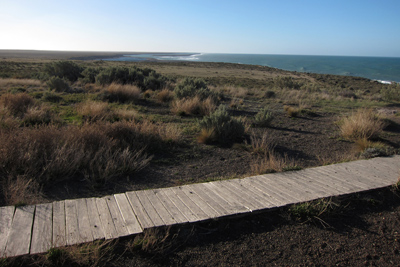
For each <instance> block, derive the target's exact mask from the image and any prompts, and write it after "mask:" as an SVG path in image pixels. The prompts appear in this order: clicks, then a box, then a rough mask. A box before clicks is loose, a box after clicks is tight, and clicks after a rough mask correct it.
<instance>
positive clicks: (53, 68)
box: [44, 61, 83, 82]
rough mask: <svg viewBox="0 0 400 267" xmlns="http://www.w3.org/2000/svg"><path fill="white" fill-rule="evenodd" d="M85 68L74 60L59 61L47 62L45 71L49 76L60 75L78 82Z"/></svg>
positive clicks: (59, 76)
mask: <svg viewBox="0 0 400 267" xmlns="http://www.w3.org/2000/svg"><path fill="white" fill-rule="evenodd" d="M82 71H83V68H82V67H81V66H79V65H78V64H76V63H74V62H72V61H58V62H53V63H49V64H46V65H45V67H44V72H45V73H46V74H47V75H48V77H52V76H55V77H58V78H63V79H67V80H68V81H70V82H76V81H77V80H78V78H80V77H82V75H81V72H82Z"/></svg>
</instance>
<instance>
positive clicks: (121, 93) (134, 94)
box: [106, 83, 141, 103]
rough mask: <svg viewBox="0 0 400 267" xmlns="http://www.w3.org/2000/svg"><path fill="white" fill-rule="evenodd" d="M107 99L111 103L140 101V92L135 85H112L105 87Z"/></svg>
mask: <svg viewBox="0 0 400 267" xmlns="http://www.w3.org/2000/svg"><path fill="white" fill-rule="evenodd" d="M106 92H107V99H108V100H109V101H111V102H120V103H125V102H135V101H137V100H138V99H140V93H141V90H140V88H139V87H137V86H136V85H131V84H125V85H122V84H118V83H112V84H110V85H109V86H108V87H107V90H106Z"/></svg>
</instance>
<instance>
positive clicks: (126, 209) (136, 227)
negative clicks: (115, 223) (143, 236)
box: [114, 194, 143, 235]
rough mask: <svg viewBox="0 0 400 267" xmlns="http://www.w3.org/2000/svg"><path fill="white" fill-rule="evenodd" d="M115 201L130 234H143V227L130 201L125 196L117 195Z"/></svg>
mask: <svg viewBox="0 0 400 267" xmlns="http://www.w3.org/2000/svg"><path fill="white" fill-rule="evenodd" d="M114 197H115V200H116V201H117V204H118V207H119V210H120V212H121V215H122V218H123V220H124V222H125V225H126V228H127V229H128V232H129V234H131V235H133V234H139V233H142V232H143V230H142V227H140V224H139V222H138V220H137V218H136V215H135V213H134V212H133V209H132V207H131V204H129V200H128V198H127V197H126V195H125V194H116V195H114Z"/></svg>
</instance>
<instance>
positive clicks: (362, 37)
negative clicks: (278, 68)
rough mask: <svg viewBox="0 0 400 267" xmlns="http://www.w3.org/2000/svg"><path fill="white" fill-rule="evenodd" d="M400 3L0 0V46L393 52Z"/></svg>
mask: <svg viewBox="0 0 400 267" xmlns="http://www.w3.org/2000/svg"><path fill="white" fill-rule="evenodd" d="M399 9H400V1H395V0H383V1H379V2H377V1H372V0H366V1H360V0H354V1H344V0H339V1H323V2H321V1H316V0H306V1H301V2H299V1H290V0H288V1H280V2H279V3H278V2H276V1H225V0H221V1H209V0H203V1H197V0H194V1H161V0H152V1H123V0H116V1H113V2H109V1H104V0H103V1H92V0H90V1H77V0H71V1H49V0H39V1H28V0H21V1H10V0H0V29H1V32H2V42H1V43H0V49H2V50H40V51H46V50H47V51H72V52H116V53H121V52H130V53H135V52H137V53H156V52H161V53H226V54H265V55H315V56H366V57H400V36H399V35H398V34H397V32H398V27H399V25H400V17H399V16H398V15H397V11H398V10H399Z"/></svg>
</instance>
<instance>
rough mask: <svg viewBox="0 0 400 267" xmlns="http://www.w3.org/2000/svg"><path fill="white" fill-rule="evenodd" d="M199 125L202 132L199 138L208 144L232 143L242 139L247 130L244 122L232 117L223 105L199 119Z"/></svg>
mask: <svg viewBox="0 0 400 267" xmlns="http://www.w3.org/2000/svg"><path fill="white" fill-rule="evenodd" d="M199 126H200V128H201V134H200V136H199V138H198V140H199V142H200V143H206V144H210V143H219V144H232V143H233V142H235V141H240V139H241V138H242V137H243V135H244V130H245V128H244V125H243V123H242V122H241V121H239V120H238V119H235V118H233V117H231V116H230V115H229V113H228V111H227V110H226V107H225V106H223V105H221V106H219V108H218V109H217V110H216V111H215V112H214V113H212V114H210V115H209V116H206V117H204V118H203V119H202V120H201V121H199Z"/></svg>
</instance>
